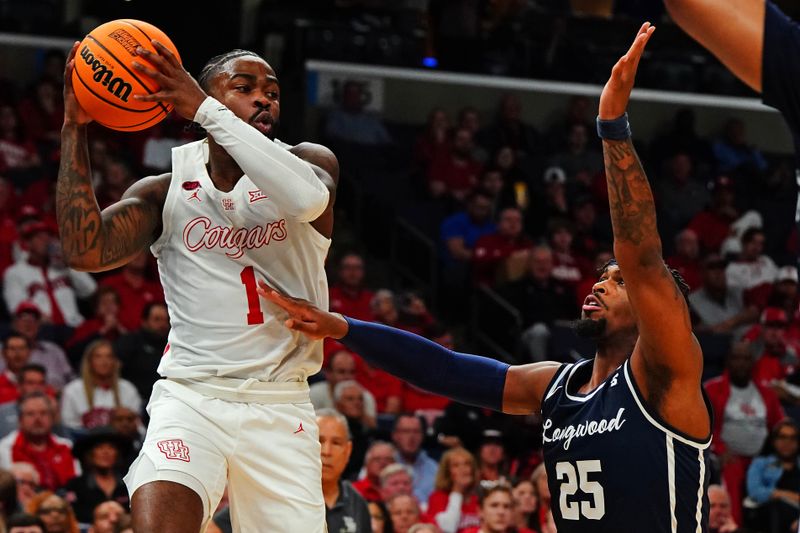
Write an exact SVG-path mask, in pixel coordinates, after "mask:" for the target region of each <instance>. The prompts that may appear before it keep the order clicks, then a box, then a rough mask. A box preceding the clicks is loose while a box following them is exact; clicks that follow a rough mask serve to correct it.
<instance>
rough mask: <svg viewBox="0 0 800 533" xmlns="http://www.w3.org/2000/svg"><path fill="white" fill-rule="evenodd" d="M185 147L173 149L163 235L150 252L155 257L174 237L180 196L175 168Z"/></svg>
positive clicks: (163, 210)
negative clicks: (173, 229) (174, 217)
mask: <svg viewBox="0 0 800 533" xmlns="http://www.w3.org/2000/svg"><path fill="white" fill-rule="evenodd" d="M190 144H191V143H190ZM184 146H186V145H185V144H183V145H181V146H176V147H175V148H173V149H172V168H171V172H170V177H169V187H168V188H167V197H166V198H165V199H164V207H163V208H162V209H161V235H159V236H158V239H156V241H155V242H154V243H153V244H151V245H150V252H151V253H152V254H153V256H154V257H158V254H159V252H160V251H161V249H162V248H163V247H164V246H166V245H167V243H169V239H170V236H171V235H172V218H173V210H174V207H175V202H176V197H177V196H178V194H177V193H176V192H175V191H174V189H175V188H176V185H175V182H176V181H177V178H176V176H175V168H180V167H176V166H175V163H176V161H175V158H176V157H182V156H183V151H184Z"/></svg>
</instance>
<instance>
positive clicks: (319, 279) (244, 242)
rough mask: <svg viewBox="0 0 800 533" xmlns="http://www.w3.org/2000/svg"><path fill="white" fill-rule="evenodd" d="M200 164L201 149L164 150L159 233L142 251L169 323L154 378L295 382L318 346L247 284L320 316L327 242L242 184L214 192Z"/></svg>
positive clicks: (317, 354) (316, 356)
mask: <svg viewBox="0 0 800 533" xmlns="http://www.w3.org/2000/svg"><path fill="white" fill-rule="evenodd" d="M280 145H281V146H283V147H287V146H288V145H285V144H283V143H280ZM207 160H208V144H207V143H206V141H198V142H193V143H189V144H186V145H183V146H179V147H177V148H173V150H172V182H171V183H170V187H169V192H168V193H167V198H166V201H165V204H164V212H163V225H164V229H163V233H162V234H161V236H160V237H159V239H158V240H157V241H156V242H155V243H154V244H153V246H152V247H151V250H152V252H153V255H155V256H156V257H157V258H158V271H159V275H160V277H161V284H162V285H163V287H164V296H165V298H166V301H167V305H168V307H169V315H170V321H171V324H172V329H171V330H170V333H169V344H168V345H167V349H166V351H165V353H164V357H163V359H162V360H161V364H160V365H159V367H158V372H159V373H160V374H161V375H162V376H165V377H170V378H202V377H207V376H229V377H235V378H242V379H246V378H255V379H258V380H261V381H279V382H280V381H303V380H305V379H306V378H307V376H309V375H311V374H314V373H316V372H318V371H319V369H320V367H321V365H322V343H321V342H319V341H310V340H308V338H306V337H305V336H304V335H302V334H300V333H297V332H294V331H291V330H289V329H287V328H286V327H285V326H284V325H283V323H284V321H285V320H286V319H287V318H288V316H287V314H286V313H285V312H284V311H283V310H282V309H280V308H279V307H277V306H275V305H273V304H272V303H270V302H268V301H266V300H264V299H263V298H261V297H259V295H258V294H257V293H256V286H257V285H256V282H257V280H264V281H266V282H267V283H268V284H270V285H272V286H273V287H275V288H277V289H279V290H281V291H283V292H284V293H285V294H288V295H291V296H295V297H299V298H303V299H306V300H308V301H310V302H312V303H314V304H315V305H317V306H319V307H320V308H322V309H327V308H328V283H327V279H326V277H325V270H324V263H325V257H326V255H327V253H328V248H329V246H330V239H327V238H325V237H324V236H322V235H321V234H320V233H318V232H317V231H316V230H315V229H314V228H313V227H311V224H309V223H305V222H303V223H301V222H297V221H294V220H292V219H290V218H289V217H287V216H285V214H284V213H283V212H282V210H281V208H280V206H278V205H276V204H275V202H274V201H273V200H272V199H271V198H270V195H269V191H262V190H259V189H258V187H256V186H255V185H254V184H253V182H252V181H250V179H249V178H248V177H247V176H242V178H241V179H240V180H239V181H238V182H237V183H236V185H235V187H234V188H233V190H232V191H230V192H227V193H226V192H222V191H220V190H218V189H217V188H216V187H215V186H214V184H213V182H212V181H211V178H210V177H209V175H208V173H207V171H206V161H207Z"/></svg>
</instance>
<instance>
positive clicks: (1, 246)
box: [0, 176, 19, 274]
mask: <svg viewBox="0 0 800 533" xmlns="http://www.w3.org/2000/svg"><path fill="white" fill-rule="evenodd" d="M16 217H17V192H16V191H15V190H14V186H13V185H12V184H11V182H10V181H9V180H7V179H6V178H5V177H3V176H0V274H2V273H3V272H4V271H5V270H6V268H8V267H9V266H11V264H12V263H14V247H15V246H18V244H17V241H18V239H19V234H18V233H17V223H16Z"/></svg>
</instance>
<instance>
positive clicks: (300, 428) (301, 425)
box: [294, 422, 306, 435]
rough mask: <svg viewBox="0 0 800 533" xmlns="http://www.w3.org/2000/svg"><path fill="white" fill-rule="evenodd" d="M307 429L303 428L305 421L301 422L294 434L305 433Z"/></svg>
mask: <svg viewBox="0 0 800 533" xmlns="http://www.w3.org/2000/svg"><path fill="white" fill-rule="evenodd" d="M305 431H306V430H305V429H303V423H302V422H300V426H298V428H297V429H296V430H294V434H295V435H297V434H298V433H304V432H305Z"/></svg>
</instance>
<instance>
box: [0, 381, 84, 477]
mask: <svg viewBox="0 0 800 533" xmlns="http://www.w3.org/2000/svg"><path fill="white" fill-rule="evenodd" d="M54 420H55V411H54V403H53V401H52V400H51V399H50V398H49V397H48V396H47V395H46V394H44V393H42V392H34V393H31V394H28V395H26V396H24V397H22V398H21V399H20V401H19V430H17V431H13V432H11V433H10V434H9V435H8V436H6V437H5V438H3V439H2V440H0V468H5V469H8V468H9V467H10V466H11V464H12V463H17V462H26V463H31V464H32V465H33V466H34V467H35V468H36V470H37V471H38V472H39V477H40V486H41V488H43V489H45V490H57V489H60V488H62V487H63V486H64V485H65V484H66V483H67V481H69V480H70V479H72V478H73V477H75V473H76V471H77V470H78V469H77V468H76V465H75V459H74V458H73V456H72V443H70V441H68V440H66V439H62V438H61V437H58V436H56V435H54V434H53V432H52V431H53V424H54Z"/></svg>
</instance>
